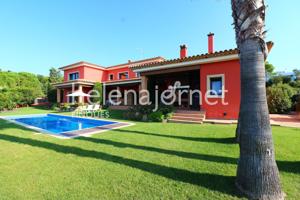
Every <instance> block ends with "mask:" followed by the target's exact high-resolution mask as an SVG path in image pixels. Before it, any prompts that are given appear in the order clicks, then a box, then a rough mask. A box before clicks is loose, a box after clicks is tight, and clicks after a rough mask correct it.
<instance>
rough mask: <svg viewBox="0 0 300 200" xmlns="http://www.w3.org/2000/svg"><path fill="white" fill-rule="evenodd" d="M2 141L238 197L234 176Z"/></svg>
mask: <svg viewBox="0 0 300 200" xmlns="http://www.w3.org/2000/svg"><path fill="white" fill-rule="evenodd" d="M0 140H4V141H9V142H15V143H19V144H26V145H30V146H33V147H39V148H44V149H48V150H52V151H55V152H58V153H65V154H74V155H77V156H80V157H87V158H95V159H99V160H104V161H108V162H113V163H117V164H120V165H125V166H129V167H133V168H136V169H139V170H143V171H146V172H149V173H153V174H156V175H160V176H162V177H165V178H169V179H172V180H175V181H180V182H185V183H189V184H193V185H198V186H201V187H205V188H207V189H210V190H214V191H218V192H221V193H225V194H229V195H237V193H236V192H235V187H234V177H233V176H223V175H216V174H207V173H196V172H191V171H188V170H184V169H177V168H174V167H167V166H163V165H158V164H153V163H149V162H144V161H139V160H133V159H129V158H124V157H121V156H116V155H111V154H107V153H103V152H98V151H92V150H85V149H81V148H78V147H71V146H64V145H60V144H54V143H50V142H46V141H39V140H33V139H29V138H20V137H16V136H10V135H0Z"/></svg>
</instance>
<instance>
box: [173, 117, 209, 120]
mask: <svg viewBox="0 0 300 200" xmlns="http://www.w3.org/2000/svg"><path fill="white" fill-rule="evenodd" d="M171 119H175V120H188V121H203V120H204V118H202V117H191V116H188V117H186V116H172V117H171Z"/></svg>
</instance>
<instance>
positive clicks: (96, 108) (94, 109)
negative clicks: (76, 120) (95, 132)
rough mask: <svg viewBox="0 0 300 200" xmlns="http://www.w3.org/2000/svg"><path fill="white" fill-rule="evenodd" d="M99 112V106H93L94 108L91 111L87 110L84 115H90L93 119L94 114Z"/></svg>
mask: <svg viewBox="0 0 300 200" xmlns="http://www.w3.org/2000/svg"><path fill="white" fill-rule="evenodd" d="M99 110H100V105H99V104H95V105H94V107H93V108H92V109H91V110H88V111H87V112H86V114H87V115H88V114H91V116H92V117H95V115H96V112H97V111H99Z"/></svg>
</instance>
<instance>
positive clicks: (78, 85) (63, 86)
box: [53, 81, 95, 103]
mask: <svg viewBox="0 0 300 200" xmlns="http://www.w3.org/2000/svg"><path fill="white" fill-rule="evenodd" d="M94 84H95V83H94V82H90V81H72V82H64V83H57V84H53V86H54V87H55V88H56V99H57V100H56V101H57V103H87V97H84V96H77V97H74V96H73V97H72V96H68V95H70V94H72V93H74V92H79V93H86V94H87V93H89V91H90V90H92V89H93V87H94Z"/></svg>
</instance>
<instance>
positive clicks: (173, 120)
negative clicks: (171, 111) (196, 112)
mask: <svg viewBox="0 0 300 200" xmlns="http://www.w3.org/2000/svg"><path fill="white" fill-rule="evenodd" d="M168 122H171V123H184V124H203V121H190V120H179V119H169V120H168Z"/></svg>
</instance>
